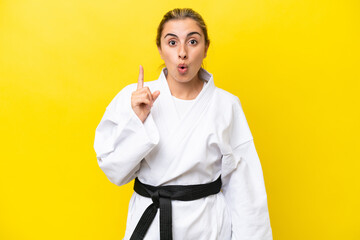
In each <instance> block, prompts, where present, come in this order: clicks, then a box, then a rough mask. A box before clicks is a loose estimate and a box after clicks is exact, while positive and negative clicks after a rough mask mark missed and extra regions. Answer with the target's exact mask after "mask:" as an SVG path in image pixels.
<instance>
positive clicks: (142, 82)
mask: <svg viewBox="0 0 360 240" xmlns="http://www.w3.org/2000/svg"><path fill="white" fill-rule="evenodd" d="M143 86H144V69H143V67H142V66H141V65H140V71H139V79H138V84H137V89H140V88H142V87H143Z"/></svg>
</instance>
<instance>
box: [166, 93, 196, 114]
mask: <svg viewBox="0 0 360 240" xmlns="http://www.w3.org/2000/svg"><path fill="white" fill-rule="evenodd" d="M172 97H173V100H174V104H175V109H176V111H177V113H178V114H179V118H180V119H181V118H182V117H183V116H185V115H186V113H187V111H189V109H190V108H191V106H192V105H193V104H194V102H195V100H196V99H193V100H184V99H179V98H176V97H174V96H172Z"/></svg>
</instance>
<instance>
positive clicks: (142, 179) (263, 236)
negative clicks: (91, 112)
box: [94, 9, 272, 240]
mask: <svg viewBox="0 0 360 240" xmlns="http://www.w3.org/2000/svg"><path fill="white" fill-rule="evenodd" d="M157 33H158V34H157V39H156V43H157V47H158V50H159V53H160V56H161V58H162V59H163V60H164V62H165V65H166V67H165V68H163V69H162V71H161V74H160V77H159V79H157V80H155V81H151V82H145V83H144V80H143V79H144V72H143V69H142V67H141V66H140V73H139V79H138V83H137V84H131V85H129V86H127V87H125V88H124V89H123V90H121V91H120V92H119V93H118V94H117V95H116V97H115V98H114V99H113V100H112V101H111V103H110V104H109V106H108V107H107V108H106V111H105V114H104V116H103V118H102V119H101V121H100V124H99V126H98V127H97V129H96V134H95V143H94V148H95V151H96V154H97V160H98V164H99V166H100V168H101V169H102V170H103V171H104V173H105V174H106V176H107V177H108V179H109V180H110V181H111V182H113V183H114V184H116V185H119V186H120V185H123V184H126V183H128V182H130V181H131V180H133V179H134V178H136V179H135V185H134V190H135V192H134V194H133V196H132V198H131V200H130V204H129V213H128V219H127V226H126V232H125V237H124V239H161V240H164V239H196V240H202V239H204V240H212V239H214V240H215V239H225V240H227V239H244V240H245V239H246V240H250V239H251V240H255V239H256V240H269V239H272V230H271V226H270V220H269V213H268V207H267V195H266V191H265V185H264V180H263V173H262V169H261V165H260V161H259V158H258V155H257V153H256V150H255V146H254V142H253V137H252V135H251V132H250V129H249V127H248V124H247V122H246V118H245V115H244V112H243V110H242V108H241V105H240V101H239V99H238V98H237V97H236V96H234V95H232V94H230V93H228V92H226V91H224V90H222V89H219V88H217V87H215V85H214V79H213V76H212V74H210V73H209V72H207V71H206V70H205V69H203V68H202V67H201V65H202V61H203V59H204V58H205V57H206V54H207V50H208V48H209V44H210V41H209V38H208V34H207V29H206V25H205V23H204V21H203V19H202V17H201V16H200V15H199V14H198V13H196V12H194V11H193V10H191V9H174V10H172V11H169V12H168V13H166V14H165V15H164V18H163V20H162V21H161V23H160V25H159V27H158V32H157Z"/></svg>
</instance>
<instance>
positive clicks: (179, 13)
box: [156, 8, 210, 48]
mask: <svg viewBox="0 0 360 240" xmlns="http://www.w3.org/2000/svg"><path fill="white" fill-rule="evenodd" d="M185 18H191V19H193V20H195V21H196V23H197V24H198V26H199V27H200V28H201V30H202V31H203V33H204V36H205V45H209V44H210V40H209V36H208V33H207V28H206V24H205V22H204V19H203V18H202V17H201V15H200V14H199V13H197V12H195V11H194V10H192V9H191V8H175V9H173V10H171V11H169V12H167V13H166V14H165V15H164V17H163V19H162V20H161V22H160V24H159V26H158V29H157V35H156V45H157V46H158V47H159V48H161V40H160V39H161V34H162V31H163V29H164V25H165V23H167V22H168V21H170V20H180V19H185Z"/></svg>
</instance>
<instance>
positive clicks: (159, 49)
mask: <svg viewBox="0 0 360 240" xmlns="http://www.w3.org/2000/svg"><path fill="white" fill-rule="evenodd" d="M158 51H159V54H160V57H161V59H162V60H164V58H163V55H162V51H161V48H160V47H158Z"/></svg>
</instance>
